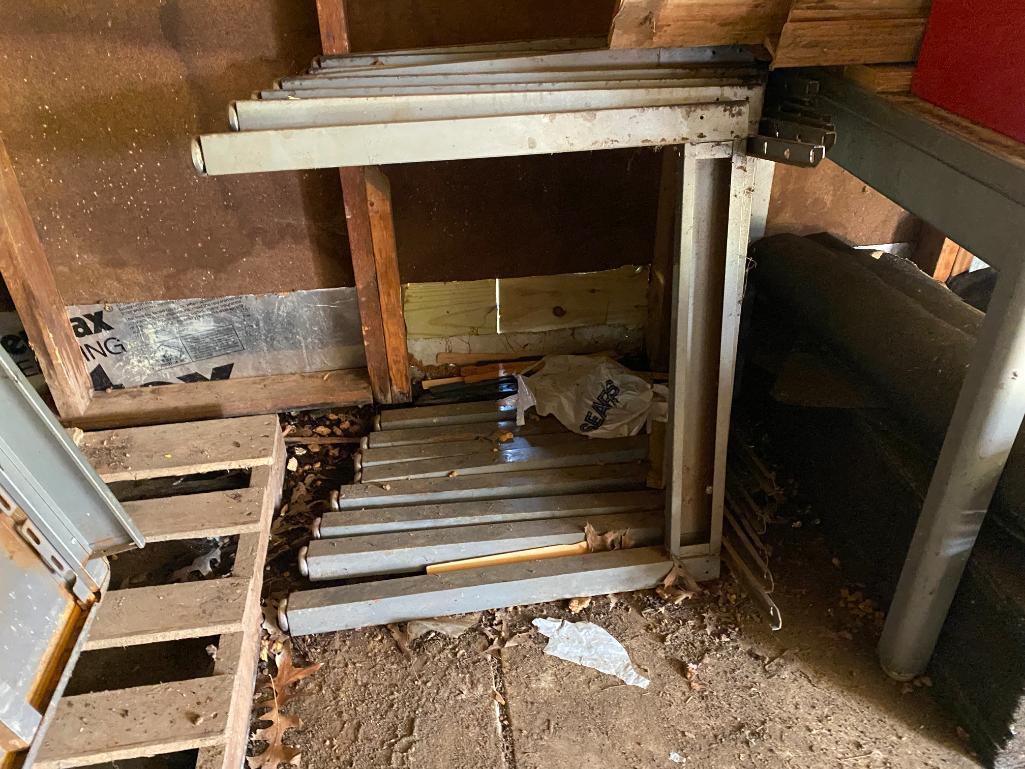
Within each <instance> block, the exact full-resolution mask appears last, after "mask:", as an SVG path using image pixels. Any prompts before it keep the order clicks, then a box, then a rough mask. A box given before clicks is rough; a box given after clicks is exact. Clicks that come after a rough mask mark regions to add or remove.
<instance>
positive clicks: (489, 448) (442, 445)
mask: <svg viewBox="0 0 1025 769" xmlns="http://www.w3.org/2000/svg"><path fill="white" fill-rule="evenodd" d="M382 432H387V431H382ZM493 432H494V431H493ZM588 440H589V439H588V438H586V437H585V436H582V435H577V434H576V433H571V432H569V431H568V430H564V431H562V432H553V433H542V434H539V435H524V436H520V437H515V438H512V439H510V440H507V441H505V442H500V441H498V439H497V438H496V437H495V435H493V434H492V435H486V436H481V437H479V438H471V439H470V440H462V441H437V442H434V443H430V442H428V443H423V444H421V445H419V446H417V445H404V446H386V447H383V448H378V449H369V448H368V449H361V450H360V451H359V454H358V462H357V467H358V468H359V469H363V468H368V467H377V466H379V465H390V464H393V463H395V462H416V461H419V460H424V459H438V458H440V457H458V456H463V455H466V454H492V453H494V452H496V451H497V452H509V451H523V450H525V449H532V448H550V447H553V446H560V445H566V444H569V445H570V446H572V445H580V444H584V443H587V442H588Z"/></svg>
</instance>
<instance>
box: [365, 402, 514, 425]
mask: <svg viewBox="0 0 1025 769" xmlns="http://www.w3.org/2000/svg"><path fill="white" fill-rule="evenodd" d="M515 415H516V409H514V408H512V407H511V406H499V405H498V403H496V402H495V401H472V402H470V403H452V404H449V405H445V406H413V407H411V408H404V409H389V410H387V411H382V412H381V414H380V416H379V417H378V419H377V423H378V425H379V428H378V429H380V430H392V429H395V428H407V427H433V426H436V425H459V424H469V423H474V422H494V421H495V420H500V419H508V418H509V417H510V416H513V417H514V416H515Z"/></svg>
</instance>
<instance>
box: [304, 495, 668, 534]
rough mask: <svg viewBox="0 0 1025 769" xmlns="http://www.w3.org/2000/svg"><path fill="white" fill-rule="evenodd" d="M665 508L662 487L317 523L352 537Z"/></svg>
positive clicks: (385, 512) (380, 511) (362, 514)
mask: <svg viewBox="0 0 1025 769" xmlns="http://www.w3.org/2000/svg"><path fill="white" fill-rule="evenodd" d="M664 507H665V495H664V494H662V492H660V491H648V490H643V491H613V492H606V493H602V494H566V495H562V496H556V497H528V498H524V499H500V500H490V501H474V502H449V503H445V504H434V505H431V504H426V505H411V506H408V507H379V508H374V509H372V510H347V511H345V512H339V513H326V514H325V515H324V516H323V518H322V519H321V520H320V521H319V523H318V531H319V533H320V536H322V537H325V538H329V537H350V536H357V535H362V534H379V533H387V532H394V531H414V530H420V529H431V528H435V527H439V526H449V527H451V526H475V525H480V524H486V523H503V522H508V521H532V520H545V519H553V518H566V517H572V516H577V515H581V514H583V513H585V512H586V513H589V514H592V515H608V514H612V513H629V512H641V511H645V510H662V509H664Z"/></svg>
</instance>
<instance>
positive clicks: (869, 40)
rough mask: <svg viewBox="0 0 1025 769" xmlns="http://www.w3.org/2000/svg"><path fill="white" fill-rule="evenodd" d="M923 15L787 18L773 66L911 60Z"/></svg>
mask: <svg viewBox="0 0 1025 769" xmlns="http://www.w3.org/2000/svg"><path fill="white" fill-rule="evenodd" d="M924 32H925V19H922V18H917V19H887V18H883V19H864V18H858V19H839V20H826V21H800V22H787V24H786V25H785V26H784V27H783V32H782V34H781V36H780V40H779V45H778V46H777V48H776V52H775V56H774V57H773V66H774V67H812V66H827V65H836V64H861V63H869V62H873V63H881V62H903V61H914V60H915V57H916V56H918V47H919V46H920V45H921V43H922V35H923V34H924Z"/></svg>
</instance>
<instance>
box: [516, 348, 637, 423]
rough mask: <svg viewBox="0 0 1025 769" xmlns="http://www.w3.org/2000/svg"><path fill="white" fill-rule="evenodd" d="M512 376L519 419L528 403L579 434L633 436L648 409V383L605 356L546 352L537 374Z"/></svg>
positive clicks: (528, 405) (538, 411) (539, 412)
mask: <svg viewBox="0 0 1025 769" xmlns="http://www.w3.org/2000/svg"><path fill="white" fill-rule="evenodd" d="M516 379H517V383H518V384H519V392H518V394H517V396H516V403H517V412H518V414H517V416H518V418H522V414H523V412H524V411H526V410H527V409H528V408H529V407H530V406H531V405H533V406H534V407H535V408H536V409H537V413H538V414H540V415H541V416H548V415H552V416H554V417H555V418H556V419H558V420H559V421H560V422H561V423H562V424H563V425H564V426H565V427H566V428H568V429H570V430H572V431H573V432H575V433H580V434H581V435H589V436H593V437H600V438H621V437H625V436H629V435H637V434H638V433H639V432H641V430H642V429H644V426H645V422H646V421H647V418H648V410H649V409H650V408H651V401H652V392H651V385H650V384H649V383H648V382H646V381H645V380H643V379H641V378H640V377H639V376H637V375H636V374H634V373H632V372H631V371H630V369H628V368H626V367H625V366H621V365H619V364H618V363H616V362H615V361H613V360H609V359H608V358H604V357H591V356H587V355H549V356H548V357H546V358H545V359H544V368H543V369H542V370H541V371H540V372H538V373H537V374H533V375H531V376H529V377H523V376H517V378H516Z"/></svg>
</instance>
